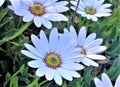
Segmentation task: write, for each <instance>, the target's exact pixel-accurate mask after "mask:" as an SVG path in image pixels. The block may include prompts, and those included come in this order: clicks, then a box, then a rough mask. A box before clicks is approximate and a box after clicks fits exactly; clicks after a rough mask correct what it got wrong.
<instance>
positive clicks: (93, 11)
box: [85, 6, 96, 15]
mask: <svg viewBox="0 0 120 87" xmlns="http://www.w3.org/2000/svg"><path fill="white" fill-rule="evenodd" d="M85 11H86V13H87V14H91V15H93V14H95V13H96V9H95V8H93V7H89V6H87V7H86V8H85Z"/></svg>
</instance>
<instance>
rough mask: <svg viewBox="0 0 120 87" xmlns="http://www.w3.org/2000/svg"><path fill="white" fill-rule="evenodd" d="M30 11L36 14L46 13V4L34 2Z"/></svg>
mask: <svg viewBox="0 0 120 87" xmlns="http://www.w3.org/2000/svg"><path fill="white" fill-rule="evenodd" d="M29 10H30V12H31V13H32V14H34V15H37V16H41V15H43V14H44V13H45V9H44V6H43V5H42V4H41V3H34V5H33V6H32V7H30V9H29Z"/></svg>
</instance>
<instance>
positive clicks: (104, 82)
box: [102, 73, 113, 87]
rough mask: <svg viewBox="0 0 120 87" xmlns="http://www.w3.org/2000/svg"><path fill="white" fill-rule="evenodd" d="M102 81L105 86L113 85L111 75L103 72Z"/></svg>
mask: <svg viewBox="0 0 120 87" xmlns="http://www.w3.org/2000/svg"><path fill="white" fill-rule="evenodd" d="M102 82H103V84H104V86H108V87H113V86H112V83H111V81H110V79H109V77H108V76H107V75H106V74H105V73H103V74H102Z"/></svg>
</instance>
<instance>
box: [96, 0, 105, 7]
mask: <svg viewBox="0 0 120 87" xmlns="http://www.w3.org/2000/svg"><path fill="white" fill-rule="evenodd" d="M104 1H105V0H95V7H96V8H98V7H99V6H101V5H102V4H103V2H104Z"/></svg>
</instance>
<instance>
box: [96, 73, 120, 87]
mask: <svg viewBox="0 0 120 87" xmlns="http://www.w3.org/2000/svg"><path fill="white" fill-rule="evenodd" d="M94 82H95V85H96V87H113V85H112V82H111V81H110V79H109V77H108V76H107V74H105V73H103V74H102V79H101V80H99V79H98V78H94ZM114 87H120V75H119V76H118V77H117V80H116V82H115V86H114Z"/></svg>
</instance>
